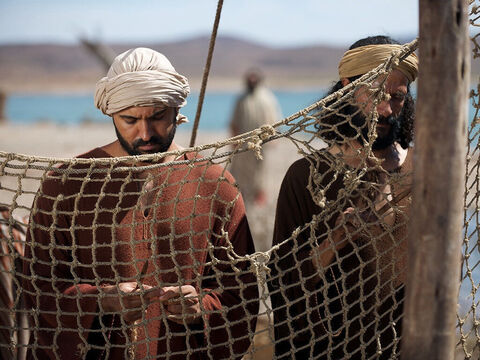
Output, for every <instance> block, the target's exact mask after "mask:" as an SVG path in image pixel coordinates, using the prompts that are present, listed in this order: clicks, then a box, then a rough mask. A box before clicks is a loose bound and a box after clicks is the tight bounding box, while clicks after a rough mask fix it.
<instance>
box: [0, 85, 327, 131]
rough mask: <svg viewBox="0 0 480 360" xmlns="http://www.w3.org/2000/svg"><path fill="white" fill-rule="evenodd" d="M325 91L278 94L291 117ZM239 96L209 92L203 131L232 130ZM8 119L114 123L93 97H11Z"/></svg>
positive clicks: (193, 103)
mask: <svg viewBox="0 0 480 360" xmlns="http://www.w3.org/2000/svg"><path fill="white" fill-rule="evenodd" d="M323 93H324V90H318V91H298V92H294V91H277V92H275V95H276V96H277V98H278V101H279V104H280V107H281V110H282V113H283V116H288V115H291V114H293V113H295V112H297V111H299V110H301V109H302V108H304V107H306V106H308V105H310V104H311V103H313V102H314V101H316V100H318V99H319V98H320V97H321V96H322V95H323ZM237 96H238V94H237V93H232V92H216V93H207V94H206V97H205V101H204V104H203V109H202V116H201V118H200V129H204V130H224V129H227V128H228V123H229V120H230V116H231V112H232V111H233V106H234V103H235V100H236V98H237ZM197 104H198V93H192V94H191V95H190V96H189V98H188V103H187V105H186V106H185V107H184V108H183V109H182V113H183V114H184V115H186V116H187V117H188V118H189V119H190V122H189V123H188V124H186V126H183V125H182V128H183V129H185V130H188V129H191V127H192V125H193V121H194V119H195V113H196V111H197ZM6 116H7V119H10V120H11V121H12V122H13V123H19V124H32V123H35V122H38V121H51V122H53V123H56V124H64V125H67V124H70V125H77V124H80V123H82V122H84V121H89V122H94V123H96V122H98V123H102V122H110V121H111V120H110V118H109V117H107V116H105V115H103V114H102V113H101V112H100V111H99V110H98V109H96V108H95V106H94V104H93V96H91V95H52V94H45V95H11V96H9V97H8V98H7V104H6Z"/></svg>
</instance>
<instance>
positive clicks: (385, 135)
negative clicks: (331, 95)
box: [346, 105, 404, 150]
mask: <svg viewBox="0 0 480 360" xmlns="http://www.w3.org/2000/svg"><path fill="white" fill-rule="evenodd" d="M348 107H351V109H346V110H347V111H348V112H349V113H350V114H355V115H352V119H351V123H352V125H354V126H355V127H357V128H359V129H361V135H360V136H359V137H360V139H361V141H363V143H364V145H365V144H367V143H368V122H367V118H366V117H365V115H364V114H363V113H362V112H361V111H360V110H359V109H358V108H357V107H356V106H353V105H349V106H348ZM403 122H404V115H403V111H402V112H401V113H400V114H399V115H396V116H394V115H390V116H388V117H384V116H379V117H378V124H385V125H390V126H389V128H388V131H387V132H385V131H383V129H381V128H379V127H377V128H376V131H377V138H376V139H375V141H374V142H373V144H372V150H383V149H386V148H387V147H389V146H391V145H393V144H394V143H395V142H397V141H399V140H400V137H401V131H402V126H403ZM348 126H350V125H348Z"/></svg>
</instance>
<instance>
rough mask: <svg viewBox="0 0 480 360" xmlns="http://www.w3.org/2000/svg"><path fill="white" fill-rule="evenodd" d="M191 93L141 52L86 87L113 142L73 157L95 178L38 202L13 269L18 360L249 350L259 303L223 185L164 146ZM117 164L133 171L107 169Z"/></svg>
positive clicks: (222, 178)
mask: <svg viewBox="0 0 480 360" xmlns="http://www.w3.org/2000/svg"><path fill="white" fill-rule="evenodd" d="M188 93H189V85H188V81H187V79H186V78H185V77H184V76H182V75H180V74H179V73H177V72H176V70H175V69H174V67H173V66H172V65H171V63H170V62H169V61H168V59H167V58H166V57H165V56H163V55H162V54H160V53H158V52H156V51H154V50H151V49H147V48H137V49H131V50H128V51H126V52H124V53H122V54H120V55H119V56H118V57H117V58H116V59H115V60H114V62H113V64H112V66H111V68H110V70H109V71H108V74H107V76H106V77H104V78H102V79H101V80H100V81H99V82H98V83H97V85H96V91H95V105H96V106H97V107H98V108H99V109H100V110H101V111H102V112H103V113H104V114H107V115H109V116H111V117H112V119H113V124H114V126H115V131H116V134H117V140H115V141H114V142H112V143H110V144H107V145H104V146H102V147H98V148H96V149H93V150H91V151H89V152H88V153H86V154H83V155H80V156H79V158H104V159H105V161H104V162H103V163H101V165H98V166H94V163H93V162H90V163H87V164H78V163H75V162H72V163H71V164H69V166H67V165H65V166H62V168H61V169H60V170H59V171H55V170H52V173H51V174H49V176H48V177H47V178H46V180H45V181H44V182H43V183H42V186H41V188H40V190H39V192H38V194H37V197H36V199H35V203H34V210H33V216H32V221H31V223H30V228H29V232H28V237H27V240H26V255H25V257H26V260H25V262H24V276H25V277H24V278H25V279H28V280H26V281H25V282H24V287H25V294H26V296H25V297H26V302H27V304H28V309H29V311H30V315H31V318H32V324H35V328H34V329H33V332H32V336H31V341H30V348H29V355H28V357H29V358H39V359H47V358H52V359H55V358H57V359H81V358H82V359H83V358H88V359H103V358H108V359H124V358H137V359H144V358H155V359H186V358H190V359H206V358H214V359H220V358H232V359H236V358H241V357H242V356H243V355H244V353H245V352H246V351H247V350H248V348H249V345H250V340H251V336H249V331H253V329H255V322H256V320H255V319H256V314H257V311H258V300H257V299H258V290H257V284H256V278H255V276H254V275H253V274H252V272H250V271H249V264H248V263H247V262H246V261H245V260H241V259H239V258H241V257H242V256H245V255H247V254H251V253H253V252H254V246H253V241H252V238H251V235H250V230H249V227H248V222H247V219H246V216H245V209H244V204H243V200H242V197H241V195H240V194H239V193H238V191H237V189H236V187H235V181H234V179H233V177H232V176H231V175H230V174H229V173H228V172H227V171H225V170H224V169H223V167H220V166H217V165H213V164H211V163H209V162H207V161H202V160H201V159H199V158H200V157H199V155H198V154H195V153H191V152H180V151H179V150H180V147H179V146H178V145H177V144H176V143H175V141H174V136H175V129H176V126H177V125H178V124H180V123H182V122H184V121H186V119H185V117H184V116H182V115H181V114H180V112H179V110H180V108H181V107H182V106H184V105H185V104H186V97H187V95H188ZM166 151H169V152H172V151H173V152H175V151H177V152H176V153H175V154H173V155H169V156H163V153H164V152H166ZM149 154H150V155H152V156H144V155H149ZM179 154H180V155H179ZM128 155H136V156H141V157H140V158H138V157H137V158H136V159H138V161H135V158H123V159H122V160H121V161H118V162H116V161H113V160H114V159H113V158H117V157H124V156H128ZM108 159H110V160H112V161H108ZM167 161H168V162H170V161H172V163H169V164H166V163H167ZM99 163H100V161H99ZM163 164H166V166H165V165H163ZM233 254H235V256H236V258H232V256H233Z"/></svg>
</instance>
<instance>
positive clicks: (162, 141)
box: [113, 123, 177, 156]
mask: <svg viewBox="0 0 480 360" xmlns="http://www.w3.org/2000/svg"><path fill="white" fill-rule="evenodd" d="M113 126H114V127H115V133H116V134H117V138H118V141H119V142H120V145H122V148H123V149H124V150H125V151H126V152H127V153H128V154H129V155H132V156H133V155H145V154H154V153H162V152H165V151H167V150H168V148H169V147H170V145H171V144H172V142H173V138H174V137H175V132H176V130H177V124H173V128H172V130H170V132H169V133H168V135H167V136H166V137H165V138H164V137H161V136H156V135H154V136H152V137H151V138H150V140H149V141H143V140H142V139H137V140H135V141H134V142H133V143H132V144H131V145H130V144H129V143H128V142H127V140H125V138H124V137H123V136H122V135H121V134H120V132H119V131H118V129H117V127H116V126H115V123H114V124H113ZM144 145H159V146H160V148H159V149H158V150H155V151H151V152H150V151H144V152H142V151H140V150H138V148H139V147H140V146H144Z"/></svg>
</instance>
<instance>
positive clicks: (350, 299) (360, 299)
mask: <svg viewBox="0 0 480 360" xmlns="http://www.w3.org/2000/svg"><path fill="white" fill-rule="evenodd" d="M309 159H310V161H309V160H307V158H303V159H300V160H298V161H296V162H295V163H294V164H292V165H291V167H290V168H289V170H288V171H287V173H286V175H285V178H284V180H283V183H282V186H281V189H280V193H279V198H278V203H277V212H276V218H275V228H274V235H273V244H272V245H273V246H275V245H278V244H281V243H283V242H284V241H285V240H287V239H289V238H290V240H289V241H287V242H285V243H284V244H282V245H281V246H280V247H279V248H278V249H277V250H275V251H274V252H273V253H272V256H271V259H270V264H269V268H270V271H271V273H270V274H271V276H270V280H269V283H268V285H269V290H270V296H271V300H272V308H273V311H274V334H275V355H276V356H277V358H278V359H291V358H295V359H307V358H312V357H315V358H316V359H343V358H349V359H364V358H370V357H371V358H375V359H389V358H391V356H392V354H393V353H394V352H395V353H398V350H399V349H398V348H399V344H398V341H399V338H400V336H401V314H402V306H403V287H404V286H403V284H402V283H401V282H396V283H395V284H393V283H392V281H388V280H385V278H386V277H387V276H391V274H392V272H391V271H388V270H385V269H386V268H388V269H391V268H392V266H391V265H389V264H386V265H385V264H382V262H390V261H391V258H392V257H391V256H384V257H383V258H381V257H379V256H378V253H379V252H381V251H379V250H378V245H379V244H386V245H385V246H390V245H391V241H386V240H385V239H383V240H382V239H379V240H378V241H371V240H369V239H366V238H365V237H363V238H362V237H359V238H358V239H357V242H356V243H355V244H352V243H350V244H348V245H346V246H345V247H344V248H343V249H342V250H340V251H339V252H338V258H337V261H335V262H334V263H333V265H331V266H329V267H328V268H325V269H323V271H322V270H320V277H319V272H318V271H317V270H316V269H315V267H314V266H313V263H312V261H311V255H310V252H311V250H312V247H313V244H321V243H322V242H323V241H328V240H327V239H328V236H329V235H328V234H329V233H330V236H331V234H332V229H334V227H335V222H336V219H337V217H338V216H339V215H340V214H341V213H342V212H343V211H344V210H345V209H346V208H348V207H356V206H357V204H358V203H359V199H361V198H363V196H367V195H366V194H365V193H363V194H362V193H361V192H360V191H357V192H354V193H352V194H350V195H348V194H342V191H341V190H342V189H344V188H345V183H344V173H343V172H338V171H336V170H334V169H332V167H331V165H332V163H333V162H335V161H336V159H335V157H334V156H333V155H331V154H329V153H327V152H326V151H320V152H318V153H317V154H315V156H311V157H310V158H309ZM312 166H313V168H316V172H315V174H316V175H317V176H318V177H320V181H319V185H320V186H319V187H318V188H317V187H315V186H313V188H312V192H313V194H314V195H318V192H319V191H320V190H323V191H325V194H324V195H325V200H326V202H325V204H326V207H325V208H321V207H320V206H318V205H317V204H316V203H315V201H314V200H313V199H312V192H310V191H309V189H308V187H309V186H312V183H311V182H310V183H309V179H311V178H310V175H311V167H312ZM330 206H331V208H330ZM319 214H321V221H320V222H319V223H318V225H317V227H316V228H314V229H313V231H312V229H311V228H310V227H308V226H307V227H305V226H304V225H305V224H308V223H309V222H311V221H312V217H313V216H314V215H319ZM296 229H298V234H297V236H296V238H295V237H292V233H293V232H294V230H296ZM385 236H386V237H390V238H391V234H386V235H385ZM403 243H404V244H405V243H406V241H403ZM380 246H381V245H380ZM400 247H401V249H398V248H396V250H395V251H396V252H397V255H398V254H399V253H400V252H404V251H406V248H404V247H402V246H400ZM391 253H392V251H390V253H389V255H391ZM361 264H363V265H364V266H363V267H362V266H360V265H361ZM377 266H378V267H377ZM378 268H381V269H382V270H381V271H378ZM319 278H320V281H318V280H319ZM378 334H380V335H378ZM376 336H378V337H376ZM378 343H380V345H381V351H382V353H381V354H377V350H378V348H377V345H378ZM395 347H396V348H395ZM394 348H395V350H394Z"/></svg>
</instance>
